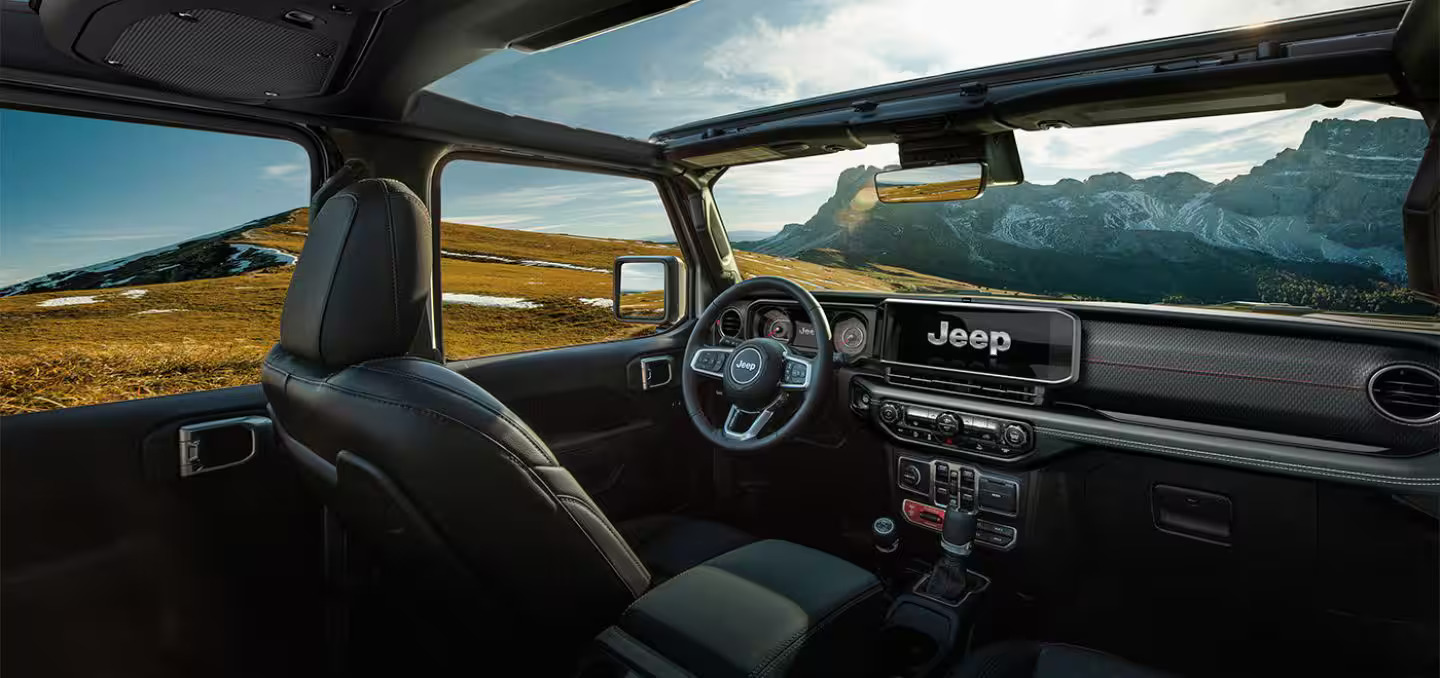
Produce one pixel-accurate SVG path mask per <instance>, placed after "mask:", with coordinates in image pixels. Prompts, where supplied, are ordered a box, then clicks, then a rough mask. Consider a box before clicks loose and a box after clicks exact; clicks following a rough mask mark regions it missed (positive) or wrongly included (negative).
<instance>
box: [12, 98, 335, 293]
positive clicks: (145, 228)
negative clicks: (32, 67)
mask: <svg viewBox="0 0 1440 678" xmlns="http://www.w3.org/2000/svg"><path fill="white" fill-rule="evenodd" d="M309 174H310V166H309V160H308V158H307V157H306V155H305V152H304V151H303V150H302V149H301V148H300V147H299V146H297V145H295V144H293V143H290V142H288V141H280V140H276V139H261V138H256V137H246V136H237V135H232V134H217V133H214V132H199V131H195V130H185V129H175V128H170V127H158V126H154V125H137V124H132V123H122V122H111V121H105V120H92V119H87V118H76V117H68V116H58V115H49V114H42V113H28V112H23V111H9V110H6V111H0V284H4V283H10V282H16V281H19V280H25V279H28V278H32V277H35V276H37V275H42V274H44V273H49V272H52V271H57V270H62V269H66V268H73V267H76V266H85V265H88V264H93V263H98V262H101V261H105V260H108V259H115V258H117V257H122V256H125V255H127V254H132V253H135V252H143V251H145V250H149V249H154V248H156V247H161V246H164V245H168V244H171V243H174V242H177V241H180V240H183V239H185V238H187V237H190V236H193V235H199V234H201V233H210V232H213V231H218V230H220V229H223V228H226V227H229V226H235V225H238V224H242V223H245V222H246V221H249V220H251V219H255V218H257V217H261V216H265V215H269V214H274V213H276V212H280V211H283V210H287V209H292V208H295V207H303V206H305V205H306V204H308V203H309V193H310V190H309Z"/></svg>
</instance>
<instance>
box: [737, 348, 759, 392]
mask: <svg viewBox="0 0 1440 678" xmlns="http://www.w3.org/2000/svg"><path fill="white" fill-rule="evenodd" d="M763 361H764V358H761V357H760V351H758V350H756V349H754V348H743V349H740V351H739V352H738V353H736V354H735V359H734V360H732V361H731V362H730V377H731V378H732V379H734V380H735V383H737V384H748V383H750V382H752V381H755V378H756V377H758V376H760V364H761V363H762V362H763Z"/></svg>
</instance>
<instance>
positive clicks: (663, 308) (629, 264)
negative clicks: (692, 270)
mask: <svg viewBox="0 0 1440 678" xmlns="http://www.w3.org/2000/svg"><path fill="white" fill-rule="evenodd" d="M684 285H685V264H684V262H682V261H680V259H679V258H678V257H616V258H615V291H614V300H615V301H614V306H615V317H616V318H619V319H620V320H623V321H625V322H632V323H657V324H660V323H671V322H674V321H676V320H678V319H679V318H680V317H681V316H683V315H684V314H685V309H684V301H685V291H684Z"/></svg>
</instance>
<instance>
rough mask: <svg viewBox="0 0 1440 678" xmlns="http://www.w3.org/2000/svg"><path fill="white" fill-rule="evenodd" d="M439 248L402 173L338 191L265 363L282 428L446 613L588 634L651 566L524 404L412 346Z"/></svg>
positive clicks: (631, 594) (572, 635)
mask: <svg viewBox="0 0 1440 678" xmlns="http://www.w3.org/2000/svg"><path fill="white" fill-rule="evenodd" d="M431 260H432V248H431V222H430V217H429V214H428V212H427V211H426V209H425V206H424V205H423V204H422V203H421V202H420V200H419V199H418V198H416V197H415V195H414V194H413V193H411V192H410V191H409V189H407V188H406V187H405V186H404V185H402V184H400V183H398V182H395V181H391V180H385V179H366V180H363V181H359V182H356V183H354V184H352V185H350V186H348V187H346V188H344V189H343V190H340V191H339V192H338V193H336V194H335V195H334V196H333V197H331V198H330V199H329V200H327V201H326V202H325V204H324V206H323V207H322V208H321V209H320V211H319V213H318V214H316V215H315V217H314V218H313V219H312V221H311V226H310V233H309V236H308V242H307V243H306V245H305V249H304V252H303V253H302V255H301V257H300V261H299V263H298V264H297V266H296V269H295V274H294V278H293V280H292V282H291V284H290V291H289V295H288V297H287V298H286V300H285V310H284V314H283V317H282V319H281V336H280V343H279V345H277V346H275V348H274V349H272V350H271V352H270V354H269V355H268V356H267V357H266V360H265V365H264V377H263V380H264V385H265V392H266V397H267V398H268V399H269V404H270V408H271V412H272V414H273V417H274V420H275V423H276V428H277V430H278V431H279V432H280V436H281V442H282V444H283V445H284V446H285V447H286V449H287V450H288V451H289V452H290V453H291V455H292V456H294V457H295V458H296V460H297V461H298V462H299V463H300V468H301V470H302V471H303V472H304V474H305V475H306V476H307V477H308V478H309V479H310V480H311V481H312V482H313V483H314V484H315V485H316V487H317V489H319V490H320V491H321V493H322V496H323V497H324V499H325V500H326V502H327V504H329V505H330V506H331V507H332V508H333V509H334V510H335V511H336V512H337V513H338V515H339V518H340V520H341V523H342V524H344V525H345V527H346V529H347V531H349V532H352V533H355V534H357V535H358V536H359V537H361V538H362V539H364V540H366V541H370V542H372V543H375V544H377V545H378V546H379V549H380V551H381V552H382V555H388V556H390V557H391V560H392V562H396V563H400V564H401V565H402V566H404V565H406V564H408V565H409V566H410V567H408V568H407V569H409V570H410V571H413V572H415V573H418V576H422V577H424V578H425V579H426V580H427V581H426V582H424V583H425V584H426V585H427V586H426V587H423V588H428V589H430V590H431V592H432V593H436V594H437V596H436V597H437V598H440V599H443V600H444V601H445V603H446V604H447V605H448V606H449V607H450V610H449V614H451V615H452V616H459V617H464V618H468V619H471V620H489V621H491V622H493V623H494V624H495V625H498V626H497V628H499V629H500V630H506V629H508V630H512V631H516V632H517V633H528V634H537V636H538V637H539V638H543V639H544V641H545V645H546V646H548V647H550V648H553V650H554V653H555V655H557V656H558V655H560V654H565V653H568V652H570V651H571V650H572V649H573V650H577V651H578V649H579V648H580V647H582V646H583V644H584V642H585V641H587V640H588V639H589V638H591V637H593V635H594V634H596V633H598V632H599V631H600V630H601V629H603V628H604V627H605V626H606V625H607V624H609V623H611V622H612V621H614V619H615V618H617V617H618V615H619V613H620V612H621V611H622V610H623V609H624V608H625V606H626V605H628V604H629V603H630V602H631V601H633V600H634V599H635V597H636V596H638V595H640V594H641V593H643V592H644V591H645V589H646V588H648V586H649V582H650V579H649V574H648V573H647V572H646V570H645V568H644V566H643V565H641V564H640V561H639V559H638V558H637V557H636V556H635V553H634V552H633V551H632V550H631V549H630V547H629V546H628V545H627V544H626V543H625V542H624V540H623V539H622V538H621V537H620V535H619V533H618V532H617V531H616V530H615V528H614V526H612V525H611V524H610V522H609V520H607V519H606V517H605V516H604V514H602V513H601V511H600V509H599V508H598V507H596V505H595V503H594V502H593V501H592V500H591V499H590V497H589V496H588V495H587V494H586V493H585V491H584V490H583V489H581V488H580V486H579V484H578V483H577V482H576V481H575V479H574V477H572V476H571V475H570V473H569V472H568V471H566V470H565V469H564V468H563V467H561V466H560V465H559V463H557V462H556V460H555V457H554V455H553V454H551V452H550V450H549V449H547V448H546V446H545V444H544V443H543V442H541V440H540V438H539V437H538V436H536V435H535V432H534V431H532V430H530V428H529V427H528V426H526V425H525V424H524V423H523V422H521V421H520V419H519V417H517V416H516V415H515V414H514V413H513V412H511V411H510V410H508V409H506V407H505V406H504V405H502V404H501V403H500V402H498V401H496V400H495V399H494V398H493V397H491V395H490V394H489V393H487V392H486V391H485V390H484V389H482V388H480V387H479V386H477V385H476V384H475V383H474V382H471V381H470V380H468V379H466V378H465V377H463V376H461V375H460V374H458V373H456V372H454V371H452V370H450V369H448V368H446V367H445V366H444V365H442V364H440V363H437V362H434V361H431V360H428V359H424V358H420V357H415V356H411V355H407V354H408V352H409V348H410V346H411V345H412V344H413V343H414V341H415V339H416V336H417V334H418V333H419V332H420V330H421V329H422V324H423V323H426V322H428V318H429V317H430V316H429V314H428V313H426V306H427V305H428V304H429V303H430V299H431V291H430V287H431V280H432V277H431V271H432V267H431ZM423 329H425V330H426V332H428V327H425V328H423ZM337 463H338V471H337ZM442 582H443V583H442ZM437 583H442V584H440V585H437ZM467 606H469V607H468V608H467ZM476 606H478V607H476ZM482 625H483V624H482ZM506 635H513V634H506ZM481 640H482V639H479V638H477V639H475V642H477V643H479V642H481Z"/></svg>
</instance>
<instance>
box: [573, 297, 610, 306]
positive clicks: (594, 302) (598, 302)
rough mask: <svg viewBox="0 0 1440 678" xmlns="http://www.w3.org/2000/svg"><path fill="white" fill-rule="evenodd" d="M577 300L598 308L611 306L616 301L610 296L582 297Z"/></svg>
mask: <svg viewBox="0 0 1440 678" xmlns="http://www.w3.org/2000/svg"><path fill="white" fill-rule="evenodd" d="M575 301H578V302H580V303H582V304H587V305H590V306H595V307H597V308H610V307H611V306H612V305H613V304H614V303H615V302H614V300H612V299H610V298H609V297H580V298H579V299H576V300H575Z"/></svg>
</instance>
